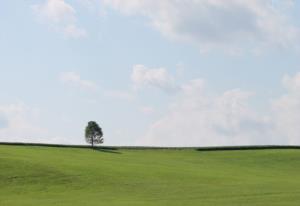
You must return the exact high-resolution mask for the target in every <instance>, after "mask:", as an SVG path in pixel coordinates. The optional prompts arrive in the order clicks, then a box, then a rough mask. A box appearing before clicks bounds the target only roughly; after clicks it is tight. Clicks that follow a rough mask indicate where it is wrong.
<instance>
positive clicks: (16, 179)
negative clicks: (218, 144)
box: [0, 145, 300, 206]
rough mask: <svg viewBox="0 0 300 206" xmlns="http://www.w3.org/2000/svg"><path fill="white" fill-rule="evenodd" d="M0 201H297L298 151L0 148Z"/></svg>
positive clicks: (8, 205)
mask: <svg viewBox="0 0 300 206" xmlns="http://www.w3.org/2000/svg"><path fill="white" fill-rule="evenodd" d="M0 205H1V206H23V205H24V206H35V205H41V206H55V205H62V206H85V205H88V206H94V205H97V206H98V205H105V206H111V205H118V206H119V205H128V206H134V205H146V206H148V205H149V206H150V205H151V206H159V205H164V206H165V205H172V206H176V205H178V206H179V205H180V206H181V205H204V206H206V205H225V206H226V205H228V206H229V205H230V206H233V205H262V206H266V205H272V206H273V205H284V206H286V205H297V206H298V205H300V150H295V149H294V150H293V149H286V150H245V151H242V150H241V151H216V152H211V151H210V152H203V151H196V150H192V149H186V150H150V149H149V150H147V149H145V150H134V149H131V150H130V149H119V150H102V151H98V150H91V149H87V148H55V147H52V148H51V147H38V146H4V145H1V146H0Z"/></svg>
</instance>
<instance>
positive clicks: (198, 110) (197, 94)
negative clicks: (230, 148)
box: [137, 79, 286, 146]
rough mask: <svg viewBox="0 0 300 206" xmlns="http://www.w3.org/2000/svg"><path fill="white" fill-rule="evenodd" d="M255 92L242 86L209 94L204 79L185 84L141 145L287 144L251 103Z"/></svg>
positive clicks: (268, 118)
mask: <svg viewBox="0 0 300 206" xmlns="http://www.w3.org/2000/svg"><path fill="white" fill-rule="evenodd" d="M253 95H254V94H253V93H251V92H245V91H242V90H240V89H234V90H229V91H225V92H224V93H223V94H221V95H212V94H207V92H206V88H205V85H204V81H203V80H201V79H196V80H192V81H190V82H189V83H187V84H185V85H183V86H182V89H181V92H180V94H179V95H178V97H177V100H176V101H175V102H173V103H171V104H170V108H169V111H168V112H167V113H166V114H165V115H163V116H162V117H161V118H160V119H159V120H157V121H155V122H154V123H153V124H152V125H151V126H150V127H149V129H148V131H147V132H146V134H145V135H144V137H143V138H141V139H140V140H139V141H138V142H137V144H139V145H156V146H212V145H256V144H273V143H274V144H281V143H286V141H285V140H284V138H281V137H279V136H277V135H274V132H273V129H274V124H273V122H272V121H271V119H270V117H268V116H263V115H261V114H260V115H259V114H257V113H256V112H255V110H253V109H252V108H251V106H250V105H249V104H248V101H249V98H250V97H251V96H253Z"/></svg>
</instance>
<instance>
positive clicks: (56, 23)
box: [31, 0, 87, 38]
mask: <svg viewBox="0 0 300 206" xmlns="http://www.w3.org/2000/svg"><path fill="white" fill-rule="evenodd" d="M31 8H32V9H33V11H34V13H35V14H36V15H37V17H38V19H39V20H40V21H41V22H43V23H46V24H48V25H49V27H50V28H51V29H53V30H56V31H58V32H60V33H63V34H64V36H65V37H70V38H81V37H85V36H87V32H86V31H85V30H84V29H83V28H79V27H78V26H77V18H76V11H75V9H74V8H73V7H72V6H71V5H70V4H68V3H66V2H65V1H64V0H47V1H45V2H44V3H42V4H35V5H32V6H31Z"/></svg>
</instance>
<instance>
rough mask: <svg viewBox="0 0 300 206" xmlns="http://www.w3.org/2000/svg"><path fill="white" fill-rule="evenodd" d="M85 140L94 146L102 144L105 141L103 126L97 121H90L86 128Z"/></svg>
mask: <svg viewBox="0 0 300 206" xmlns="http://www.w3.org/2000/svg"><path fill="white" fill-rule="evenodd" d="M85 140H86V142H87V143H89V144H91V145H92V147H94V144H102V143H103V142H104V139H103V132H102V129H101V127H100V126H99V125H98V124H97V122H95V121H90V122H88V125H87V126H86V128H85Z"/></svg>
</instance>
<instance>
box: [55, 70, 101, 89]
mask: <svg viewBox="0 0 300 206" xmlns="http://www.w3.org/2000/svg"><path fill="white" fill-rule="evenodd" d="M59 79H60V81H61V82H63V83H65V84H67V85H70V86H75V87H79V88H81V89H84V90H95V89H96V88H97V85H96V84H95V83H94V82H92V81H89V80H84V79H82V78H81V76H80V75H79V74H77V73H75V72H63V73H61V74H60V76H59Z"/></svg>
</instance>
